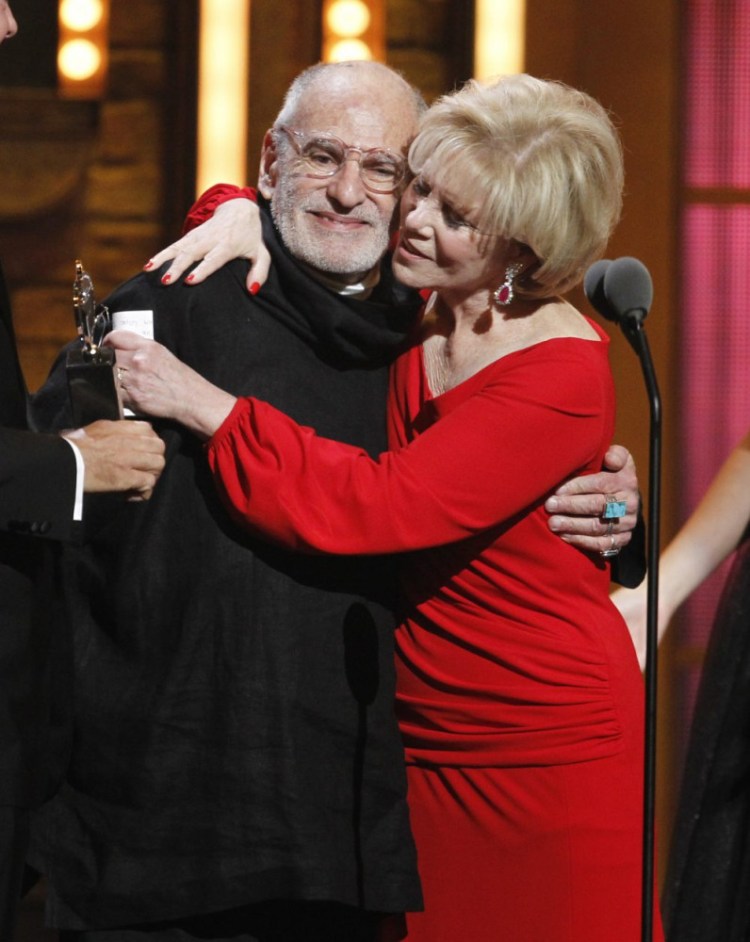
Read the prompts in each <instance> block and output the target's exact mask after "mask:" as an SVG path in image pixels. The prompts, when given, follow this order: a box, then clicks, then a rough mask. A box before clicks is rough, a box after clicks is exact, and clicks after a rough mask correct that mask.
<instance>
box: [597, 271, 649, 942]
mask: <svg viewBox="0 0 750 942" xmlns="http://www.w3.org/2000/svg"><path fill="white" fill-rule="evenodd" d="M583 290H584V293H585V294H586V297H587V298H588V301H589V303H590V304H591V306H592V307H593V308H594V309H595V310H596V311H598V312H599V314H601V315H602V317H604V318H606V319H607V320H609V321H614V322H615V323H616V324H619V325H620V327H621V328H622V332H623V333H624V335H625V337H626V338H627V340H628V343H629V344H630V345H631V347H632V348H633V349H634V350H635V352H636V353H637V354H638V358H639V360H640V361H641V367H642V369H643V376H644V379H645V381H646V390H647V392H648V398H649V407H650V414H651V427H650V432H649V456H650V468H649V496H650V505H649V514H648V553H647V556H648V569H649V579H648V591H647V601H646V691H645V693H646V700H645V714H646V716H645V719H646V723H645V755H644V767H643V884H642V903H643V905H642V921H641V940H642V942H651V940H652V933H653V910H654V900H653V895H654V872H653V868H654V817H655V786H656V679H657V667H656V656H657V647H658V641H657V627H656V626H657V611H658V603H659V509H660V503H661V397H660V395H659V386H658V383H657V381H656V372H655V371H654V365H653V361H652V359H651V352H650V350H649V346H648V338H647V337H646V332H645V330H644V329H643V321H644V320H645V318H646V315H647V314H648V312H649V308H650V307H651V302H652V301H653V296H654V287H653V283H652V281H651V275H650V274H649V271H648V269H647V268H646V266H645V265H644V264H643V263H642V262H639V261H638V259H637V258H630V257H627V256H626V257H624V258H618V259H617V260H616V261H614V262H611V261H609V260H608V259H601V261H598V262H594V264H593V265H592V266H591V267H590V268H589V269H588V271H587V272H586V274H585V276H584V279H583Z"/></svg>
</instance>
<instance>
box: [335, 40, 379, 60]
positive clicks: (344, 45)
mask: <svg viewBox="0 0 750 942" xmlns="http://www.w3.org/2000/svg"><path fill="white" fill-rule="evenodd" d="M352 59H367V60H369V59H372V50H371V49H370V47H369V46H368V45H367V43H363V42H362V40H361V39H342V40H341V41H340V42H337V43H333V45H332V46H330V47H329V49H328V61H329V62H349V61H351V60H352Z"/></svg>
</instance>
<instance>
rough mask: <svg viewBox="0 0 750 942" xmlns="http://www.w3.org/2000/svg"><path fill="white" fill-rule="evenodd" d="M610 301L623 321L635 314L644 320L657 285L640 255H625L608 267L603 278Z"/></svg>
mask: <svg viewBox="0 0 750 942" xmlns="http://www.w3.org/2000/svg"><path fill="white" fill-rule="evenodd" d="M602 287H603V289H604V297H605V299H606V303H607V304H608V305H609V307H610V308H611V309H612V310H613V311H614V312H615V319H616V320H618V321H620V320H623V319H624V318H626V317H628V316H635V318H636V319H637V320H638V321H642V320H643V318H644V317H645V316H646V315H647V314H648V312H649V309H650V307H651V302H652V301H653V299H654V285H653V282H652V281H651V275H650V274H649V270H648V268H646V266H645V265H644V264H643V262H640V261H639V260H638V259H637V258H630V257H629V256H625V257H623V258H618V259H617V261H615V262H612V264H611V265H610V266H609V267H608V268H607V271H606V272H605V274H604V279H603V281H602Z"/></svg>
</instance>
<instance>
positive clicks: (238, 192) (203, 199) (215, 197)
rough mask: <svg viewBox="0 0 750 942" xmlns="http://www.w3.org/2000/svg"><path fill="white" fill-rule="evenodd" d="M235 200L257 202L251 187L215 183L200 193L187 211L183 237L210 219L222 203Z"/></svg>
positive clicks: (254, 191)
mask: <svg viewBox="0 0 750 942" xmlns="http://www.w3.org/2000/svg"><path fill="white" fill-rule="evenodd" d="M236 199H246V200H252V201H253V202H254V203H255V202H257V193H256V190H255V188H254V187H252V186H235V184H234V183H215V184H214V185H213V186H211V187H209V188H208V189H207V190H206V191H205V193H201V195H200V196H199V197H198V199H197V200H196V201H195V202H194V203H193V205H192V206H191V207H190V209H189V210H188V214H187V216H186V217H185V222H184V224H183V226H182V234H183V235H185V233H186V232H190V230H191V229H195V228H196V226H200V225H201V224H202V223H204V222H206V221H207V220H208V219H210V218H211V217H212V216H213V214H214V213H215V212H216V209H217V207H219V206H221V204H222V203H227V202H228V201H229V200H236Z"/></svg>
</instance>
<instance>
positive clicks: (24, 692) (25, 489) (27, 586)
mask: <svg viewBox="0 0 750 942" xmlns="http://www.w3.org/2000/svg"><path fill="white" fill-rule="evenodd" d="M26 400H27V396H26V388H25V386H24V382H23V376H22V373H21V367H20V364H19V362H18V356H17V354H16V349H15V338H14V335H13V325H12V320H11V312H10V304H9V301H8V293H7V290H6V287H5V282H4V279H3V276H2V270H1V269H0V805H14V806H18V807H31V806H33V805H34V804H36V803H37V802H38V801H39V799H40V798H41V797H42V796H43V794H44V792H45V791H47V790H48V787H49V779H48V775H47V771H48V768H47V766H48V760H49V755H48V749H49V741H48V739H49V734H50V726H49V722H50V707H51V697H52V689H53V685H57V684H58V683H59V682H60V679H61V677H60V675H59V674H60V670H61V669H62V665H59V666H55V671H56V672H57V673H56V675H55V676H54V677H53V676H52V666H53V665H52V661H53V660H56V656H55V655H54V654H53V644H52V642H53V640H55V643H57V641H59V640H62V639H61V638H55V639H53V634H55V633H56V632H57V630H58V629H57V628H56V627H55V626H56V623H57V615H56V613H57V606H58V601H57V598H58V597H57V593H56V591H55V585H54V580H55V568H54V559H53V554H54V544H53V543H51V542H50V540H57V539H69V538H70V537H71V536H72V535H73V528H74V524H73V502H74V496H75V457H74V455H73V451H72V449H71V448H70V446H69V445H68V444H67V443H66V442H64V441H63V440H62V439H60V438H59V437H58V436H56V435H37V434H35V433H34V432H31V431H28V430H27V420H26V404H27V403H26Z"/></svg>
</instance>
